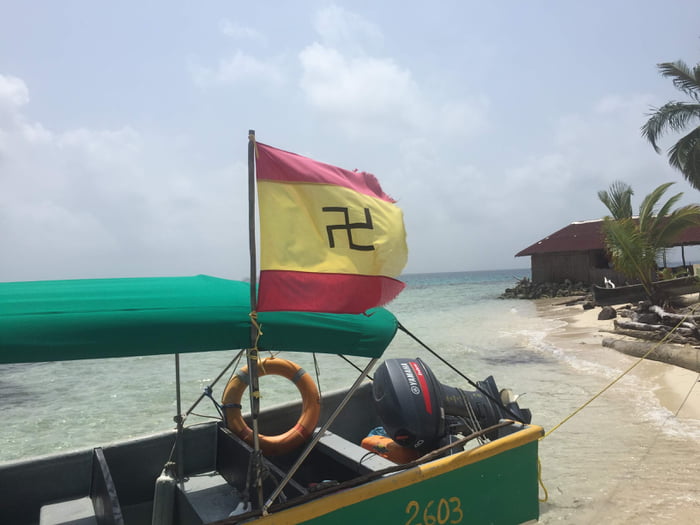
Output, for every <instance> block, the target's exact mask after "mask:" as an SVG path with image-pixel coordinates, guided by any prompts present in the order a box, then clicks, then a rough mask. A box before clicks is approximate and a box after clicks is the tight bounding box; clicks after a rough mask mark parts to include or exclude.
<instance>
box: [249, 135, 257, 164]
mask: <svg viewBox="0 0 700 525" xmlns="http://www.w3.org/2000/svg"><path fill="white" fill-rule="evenodd" d="M248 140H251V141H253V147H255V158H256V159H258V158H260V154H259V153H258V143H257V142H256V140H255V133H250V134H249V135H248Z"/></svg>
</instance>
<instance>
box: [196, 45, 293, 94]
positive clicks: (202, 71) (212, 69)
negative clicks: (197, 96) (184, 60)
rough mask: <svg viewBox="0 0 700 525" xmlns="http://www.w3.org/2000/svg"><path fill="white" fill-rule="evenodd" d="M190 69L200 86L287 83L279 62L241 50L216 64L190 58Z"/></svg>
mask: <svg viewBox="0 0 700 525" xmlns="http://www.w3.org/2000/svg"><path fill="white" fill-rule="evenodd" d="M189 70H190V74H191V75H192V78H193V80H194V82H195V84H196V85H197V86H199V87H200V88H204V87H210V86H222V85H241V84H244V85H251V84H253V85H256V86H262V87H278V86H280V85H282V84H284V83H285V74H284V71H283V69H282V67H281V66H280V65H279V64H277V63H275V61H269V62H265V61H263V60H260V59H258V58H255V57H253V56H251V55H248V54H246V53H244V52H243V51H241V50H237V51H236V52H235V53H234V54H233V56H230V57H226V58H222V59H220V60H219V62H218V63H217V64H216V65H215V66H203V65H200V64H198V63H197V62H196V61H195V60H190V64H189Z"/></svg>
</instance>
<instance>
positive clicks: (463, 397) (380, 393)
mask: <svg viewBox="0 0 700 525" xmlns="http://www.w3.org/2000/svg"><path fill="white" fill-rule="evenodd" d="M477 386H478V387H479V390H475V391H473V392H468V391H465V390H462V389H461V388H456V387H451V386H447V385H443V384H442V383H440V382H439V381H438V380H437V379H436V378H435V376H434V375H433V372H432V371H431V370H430V368H428V366H427V365H426V364H425V363H424V362H423V361H422V360H421V359H419V358H416V359H408V358H400V359H387V360H386V361H384V363H382V364H381V365H380V366H379V368H378V369H377V371H376V373H375V374H374V383H373V395H374V403H375V406H376V408H377V412H378V414H379V418H380V419H381V420H382V424H383V425H384V430H385V431H386V433H387V435H388V436H389V437H391V438H392V439H393V440H394V441H396V442H397V443H398V444H399V445H403V446H406V447H411V448H417V449H425V450H427V449H430V448H435V447H436V446H438V443H439V442H440V440H442V439H443V438H445V437H446V435H447V434H448V433H456V432H457V431H459V432H462V431H464V430H470V429H474V427H475V426H477V424H478V426H479V427H480V428H486V427H489V426H491V425H495V424H496V423H498V421H499V420H500V419H514V420H517V421H521V422H523V423H530V421H531V419H532V415H531V414H530V411H529V410H528V409H526V408H520V407H519V406H518V404H517V403H516V402H515V401H511V400H509V399H507V396H502V395H501V393H499V390H498V387H497V386H496V382H495V381H494V379H493V377H492V376H489V377H488V378H486V379H485V380H484V381H479V382H477ZM484 392H485V393H487V394H488V395H486V394H484ZM504 397H505V398H506V399H503V398H504ZM504 403H505V404H504ZM486 437H488V438H489V439H495V438H496V437H497V433H495V432H492V433H490V434H487V436H486Z"/></svg>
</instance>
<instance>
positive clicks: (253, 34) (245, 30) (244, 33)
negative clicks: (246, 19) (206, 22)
mask: <svg viewBox="0 0 700 525" xmlns="http://www.w3.org/2000/svg"><path fill="white" fill-rule="evenodd" d="M219 31H221V34H223V35H225V36H228V37H231V38H233V39H236V40H248V41H252V42H255V43H258V44H265V43H267V38H266V37H265V35H263V34H262V33H261V32H260V31H258V30H257V29H253V28H252V27H246V26H241V25H238V24H236V23H234V22H232V21H231V20H229V19H227V18H224V19H223V20H220V21H219Z"/></svg>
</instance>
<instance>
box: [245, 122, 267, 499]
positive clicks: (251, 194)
mask: <svg viewBox="0 0 700 525" xmlns="http://www.w3.org/2000/svg"><path fill="white" fill-rule="evenodd" d="M248 244H249V250H250V312H251V314H250V315H251V321H252V322H251V324H250V348H249V349H248V352H247V353H246V361H247V363H248V373H249V377H250V384H249V385H248V389H249V395H250V413H251V416H252V419H253V456H252V457H251V458H250V461H253V462H254V464H253V467H254V469H253V472H254V476H255V484H256V486H257V491H258V502H259V504H260V505H262V504H263V492H262V479H261V477H260V474H261V466H262V463H261V461H260V457H259V456H260V454H261V452H260V439H259V437H258V414H259V413H260V388H259V381H258V344H257V340H258V331H259V329H258V324H257V320H256V319H255V317H256V313H257V312H256V310H257V305H258V299H257V286H256V282H257V260H256V243H255V130H253V129H251V130H249V131H248Z"/></svg>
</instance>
